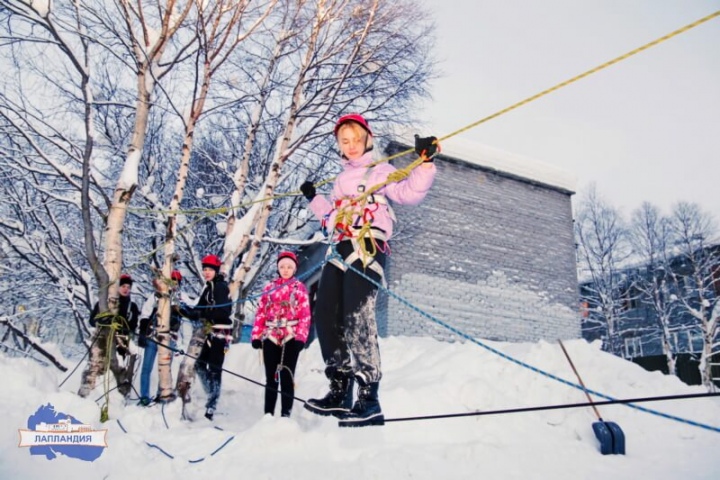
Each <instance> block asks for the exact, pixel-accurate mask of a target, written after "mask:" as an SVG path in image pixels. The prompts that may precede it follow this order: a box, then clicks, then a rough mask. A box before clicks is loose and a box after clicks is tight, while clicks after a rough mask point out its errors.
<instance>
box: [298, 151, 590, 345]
mask: <svg viewBox="0 0 720 480" xmlns="http://www.w3.org/2000/svg"><path fill="white" fill-rule="evenodd" d="M410 145H411V143H410V142H399V141H391V142H390V143H389V144H388V146H387V147H386V149H385V155H386V156H394V155H396V154H398V153H400V152H403V151H406V150H409V149H410V148H411V147H410ZM415 158H416V155H415V154H411V155H406V156H402V157H400V158H396V159H394V160H393V161H392V163H393V165H395V166H396V167H398V168H401V167H403V166H405V165H407V164H408V163H409V162H411V161H412V160H414V159H415ZM435 164H436V165H437V169H438V171H437V176H436V179H435V183H434V185H433V187H432V189H431V190H430V192H429V194H428V196H427V197H426V198H425V200H424V201H423V203H422V204H420V205H418V206H402V205H394V209H395V213H396V215H397V217H398V223H397V224H396V228H395V234H394V236H393V239H392V240H391V250H392V252H391V255H390V257H389V261H388V265H387V266H386V272H385V273H386V279H387V282H388V287H389V289H390V290H391V291H392V292H393V293H394V294H395V295H398V296H399V297H401V298H403V299H405V300H406V301H407V302H409V303H410V304H411V305H413V306H414V307H416V308H417V309H420V310H422V311H423V312H427V313H428V314H430V315H432V316H433V317H435V318H437V319H439V320H441V321H442V322H444V323H447V324H449V325H451V326H452V327H454V328H456V329H458V330H460V331H461V332H463V333H465V334H467V335H470V336H472V337H478V338H484V339H492V340H500V341H513V342H522V341H537V340H539V339H546V340H548V341H553V342H554V341H555V340H556V339H558V338H562V339H567V338H579V337H580V335H581V333H580V317H579V313H578V301H579V296H578V282H577V268H576V257H575V241H574V236H573V218H572V207H571V196H572V195H573V193H574V192H573V188H574V179H573V178H570V177H569V176H568V174H566V173H564V172H561V171H559V170H558V169H556V168H554V167H549V166H543V165H540V164H539V163H538V162H536V161H534V160H531V159H526V158H521V157H518V156H514V155H509V154H507V153H504V152H500V151H497V150H493V149H490V148H488V147H485V146H482V145H479V144H476V145H473V144H466V143H463V142H460V141H458V140H452V139H451V140H449V141H446V142H443V144H442V154H440V155H439V156H438V157H437V158H436V159H435ZM325 250H326V248H325V247H324V246H320V245H317V246H315V247H314V248H311V249H305V251H303V252H302V253H301V260H302V259H303V258H302V257H304V260H305V262H304V267H305V268H307V267H309V266H312V265H316V264H317V262H319V261H322V258H323V255H324V253H325ZM302 268H303V267H301V270H302ZM318 280H319V273H318V274H316V275H315V276H313V277H312V278H310V279H309V280H308V282H307V283H308V285H309V286H310V290H311V292H312V291H313V287H314V285H313V284H314V283H316V282H317V281H318ZM378 327H379V331H380V335H381V336H388V335H409V336H432V337H434V338H437V339H441V340H448V341H452V340H457V336H456V335H454V334H453V333H451V332H450V331H449V330H447V329H446V328H443V327H441V326H439V325H437V324H436V323H434V322H432V321H430V320H429V319H427V318H425V317H424V316H423V315H421V314H420V313H418V312H417V311H415V310H414V309H413V308H410V307H408V306H406V305H404V304H403V303H402V302H400V301H398V300H397V299H395V298H394V297H393V296H389V295H387V294H383V295H381V296H380V299H379V303H378Z"/></svg>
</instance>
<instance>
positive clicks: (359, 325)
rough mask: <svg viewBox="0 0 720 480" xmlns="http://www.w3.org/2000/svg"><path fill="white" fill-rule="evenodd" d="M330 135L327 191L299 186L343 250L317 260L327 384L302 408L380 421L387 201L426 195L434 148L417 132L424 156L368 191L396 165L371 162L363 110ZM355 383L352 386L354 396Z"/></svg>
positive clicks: (390, 218) (350, 421)
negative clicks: (334, 146)
mask: <svg viewBox="0 0 720 480" xmlns="http://www.w3.org/2000/svg"><path fill="white" fill-rule="evenodd" d="M335 137H336V138H337V141H338V146H339V147H340V151H341V153H342V166H343V170H342V172H340V174H339V175H338V176H337V179H336V180H335V183H334V185H333V188H332V193H331V195H330V197H329V198H326V197H325V196H323V195H316V191H315V186H314V185H313V184H312V182H309V181H308V182H305V183H303V184H302V185H301V186H300V190H301V191H302V192H303V195H304V196H305V197H306V198H307V199H308V200H310V204H309V207H310V209H311V210H312V212H313V213H314V214H315V216H316V217H318V218H319V219H320V220H321V223H322V225H323V228H324V229H325V231H326V234H327V235H328V240H329V243H331V244H334V246H335V248H334V252H336V253H337V255H339V256H340V257H342V261H340V260H339V259H338V258H336V256H333V257H331V258H330V259H329V262H328V263H327V264H325V266H324V267H323V271H322V274H321V277H320V285H319V287H318V292H317V298H316V300H317V301H316V304H315V312H314V320H315V325H316V331H317V334H318V341H319V343H320V350H321V352H322V356H323V360H324V361H325V375H326V376H327V378H328V379H329V380H330V391H329V392H328V393H327V395H325V397H323V398H313V399H310V400H308V401H307V402H306V403H305V408H306V409H308V410H310V411H311V412H313V413H316V414H318V415H334V416H336V417H339V418H340V419H341V420H340V426H365V425H382V424H383V423H384V416H383V414H382V410H381V409H380V403H379V400H378V387H379V384H380V378H381V377H382V373H381V370H380V349H379V348H378V339H377V324H376V321H375V299H376V297H377V284H378V283H382V282H383V278H384V271H383V269H384V267H385V258H386V255H387V254H388V253H389V252H388V249H387V241H388V240H389V239H390V237H392V233H393V222H394V220H395V218H394V215H393V213H392V208H391V206H390V204H389V203H388V200H391V201H393V202H396V203H400V204H405V205H415V204H418V203H420V202H421V201H422V200H423V199H424V198H425V195H426V194H427V192H428V190H429V189H430V187H431V186H432V183H433V180H434V178H435V164H434V163H433V161H432V160H433V157H434V155H435V154H436V153H437V152H438V151H439V148H438V145H437V139H436V138H435V137H425V138H419V137H417V136H416V137H415V151H416V152H417V153H418V155H420V156H421V157H422V158H423V163H422V164H421V165H420V166H418V167H417V168H414V169H412V170H411V171H410V174H409V176H407V177H406V178H404V179H398V180H397V181H394V182H391V183H388V184H387V185H384V186H383V187H382V188H380V189H378V190H377V191H376V192H373V194H372V195H369V196H368V195H367V192H369V191H371V189H372V188H373V187H375V186H377V185H381V184H383V183H384V182H385V181H386V180H388V176H389V175H391V174H393V172H395V171H396V169H395V167H393V166H392V165H390V164H388V163H381V164H378V165H373V157H372V147H373V137H372V131H371V130H370V126H369V125H368V123H367V122H366V121H365V119H364V118H363V117H362V116H360V115H357V114H350V115H345V116H343V117H341V118H340V120H338V122H337V124H336V125H335ZM348 265H350V266H351V267H352V268H348ZM357 272H362V275H361V274H359V273H357ZM366 277H369V278H371V279H372V280H373V281H372V282H371V281H368V280H367V278H366ZM355 382H357V383H358V392H357V401H355V403H353V384H354V383H355ZM351 407H352V408H351Z"/></svg>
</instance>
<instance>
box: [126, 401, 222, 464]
mask: <svg viewBox="0 0 720 480" xmlns="http://www.w3.org/2000/svg"><path fill="white" fill-rule="evenodd" d="M163 416H164V413H163ZM116 421H117V424H118V426H119V427H120V429H121V430H122V431H123V432H125V433H128V431H127V429H126V428H125V427H124V426H123V424H122V423H120V419H117V420H116ZM166 425H167V423H166ZM168 428H169V427H168ZM215 429H217V430H220V431H222V432H224V430H223V429H222V428H220V427H217V426H216V427H215ZM234 439H235V435H232V436H231V437H230V438H228V439H226V440H225V441H224V442H223V443H222V445H220V446H219V447H218V448H216V449H215V450H213V451H212V452H210V455H206V456H204V457H200V458H196V459H189V460H188V463H200V462H202V461H204V460H205V459H206V458H208V457H212V456H213V455H215V454H216V453H218V452H219V451H220V450H222V449H223V448H225V447H226V446H227V444H228V443H230V442H231V441H233V440H234ZM143 442H144V443H145V445H147V446H148V447H150V448H154V449H157V450H159V451H160V452H161V453H162V454H163V455H165V456H166V457H168V458H169V459H171V460H173V459H175V456H173V455H171V454H170V453H169V452H167V451H166V450H164V449H163V448H162V447H160V446H159V445H156V444H154V443H150V442H148V441H146V440H143Z"/></svg>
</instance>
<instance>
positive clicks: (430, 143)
mask: <svg viewBox="0 0 720 480" xmlns="http://www.w3.org/2000/svg"><path fill="white" fill-rule="evenodd" d="M439 151H440V144H439V143H437V137H420V136H419V135H415V153H417V154H418V155H420V156H421V157H422V156H423V155H424V156H425V161H426V162H432V161H433V157H435V155H436V154H437V153H438V152H439Z"/></svg>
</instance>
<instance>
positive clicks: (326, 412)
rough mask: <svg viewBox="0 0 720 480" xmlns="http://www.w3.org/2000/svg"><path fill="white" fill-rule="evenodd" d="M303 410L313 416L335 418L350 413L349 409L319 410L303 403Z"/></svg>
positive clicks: (315, 406) (314, 406)
mask: <svg viewBox="0 0 720 480" xmlns="http://www.w3.org/2000/svg"><path fill="white" fill-rule="evenodd" d="M305 410H308V411H310V412H312V413H314V414H315V415H320V416H322V417H330V416H333V417H337V418H340V416H341V415H346V414H347V413H349V412H350V409H349V408H320V407H318V406H317V405H312V404H310V403H305Z"/></svg>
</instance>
